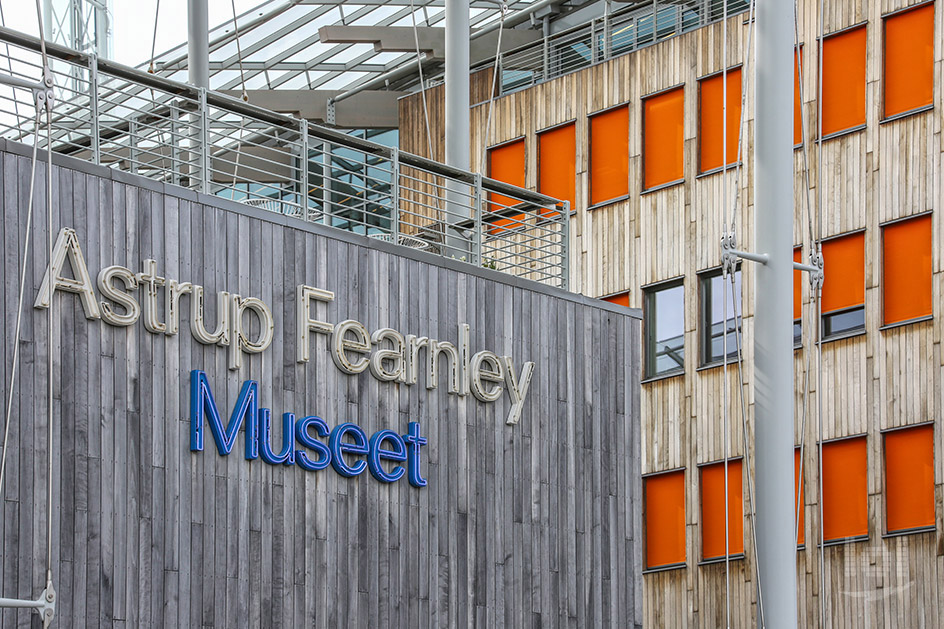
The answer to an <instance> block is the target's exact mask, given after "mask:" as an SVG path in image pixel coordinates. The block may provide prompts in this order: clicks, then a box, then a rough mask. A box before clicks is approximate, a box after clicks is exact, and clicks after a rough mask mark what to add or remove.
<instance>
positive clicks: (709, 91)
mask: <svg viewBox="0 0 944 629" xmlns="http://www.w3.org/2000/svg"><path fill="white" fill-rule="evenodd" d="M723 79H724V75H722V74H716V75H714V76H712V77H709V78H707V79H702V80H701V81H699V82H698V88H699V98H700V99H701V101H700V103H699V105H700V112H699V135H700V137H699V151H700V152H699V171H700V172H706V171H709V170H712V169H715V168H721V166H722V164H721V145H722V144H723V143H724V129H723V125H722V118H723V117H726V118H727V121H728V131H727V133H728V135H727V140H728V141H727V151H725V154H726V155H727V163H728V164H733V163H735V162H736V161H737V152H738V133H739V132H740V124H741V69H740V68H735V69H734V70H729V71H728V94H727V100H728V109H727V112H726V113H727V115H726V116H722V112H721V103H722V101H723V100H724V90H723V87H724V81H723Z"/></svg>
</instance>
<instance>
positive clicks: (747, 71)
mask: <svg viewBox="0 0 944 629" xmlns="http://www.w3.org/2000/svg"><path fill="white" fill-rule="evenodd" d="M756 2H757V0H751V3H750V6H749V8H748V17H747V20H748V28H747V48H745V49H744V50H745V53H744V69H743V71H742V72H741V116H740V120H739V122H738V152H737V163H735V165H734V199H733V201H732V203H731V228H730V230H729V229H728V225H727V223H726V222H724V221H722V222H723V223H724V231H725V233H726V234H727V233H729V231H730V232H733V231H734V225H735V221H736V220H737V207H738V202H739V201H740V199H741V185H740V183H741V167H742V163H741V162H742V157H743V155H744V123H745V120H746V118H747V116H746V114H745V110H746V109H747V80H746V79H747V77H750V76H751V52H753V43H754V22H755V20H754V8H755V4H756ZM725 6H726V7H727V4H725ZM725 157H726V155H725ZM722 161H725V160H724V159H722ZM725 172H727V169H725ZM727 211H728V209H727V208H723V212H724V213H725V216H727Z"/></svg>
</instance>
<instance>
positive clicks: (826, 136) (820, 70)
mask: <svg viewBox="0 0 944 629" xmlns="http://www.w3.org/2000/svg"><path fill="white" fill-rule="evenodd" d="M860 28H864V29H865V54H864V58H863V60H862V63H863V65H864V67H865V82H864V84H863V86H862V89H863V98H864V99H865V121H864V122H862V123H860V124H857V125H853V126H851V127H848V128H846V129H839V130H838V131H831V132H830V133H819V132H820V131H824V130H823V125H822V120H818V121H817V125H816V126H817V132H818V133H817V135H821V137H820V140H821V141H823V142H826V141H827V140H833V139H835V138H841V137H843V136H846V135H850V134H853V133H858V132H859V131H864V130H865V129H866V128H867V127H868V123H869V107H868V83H869V76H868V71H869V66H868V63H869V30H868V28H869V21H868V20H863V21H860V22H856V23H855V24H851V25H849V26H846V27H844V28H841V29H839V30H838V31H833V32H832V33H826V34H824V35H823V36H822V37H819V36H817V37H816V41H817V44H820V46H818V48H819V50H817V54H819V53H820V52H821V51H825V49H826V40H827V39H829V38H830V37H836V36H839V35H845V34H846V33H849V32H851V31H854V30H856V29H860ZM824 72H825V67H824V66H823V63H822V61H821V62H820V63H818V64H817V84H818V85H823V86H825V79H824V78H823V74H824ZM823 91H825V90H823ZM818 97H821V95H819V96H818ZM819 111H820V112H825V103H824V104H823V107H820V108H819ZM821 117H822V116H821ZM814 140H815V138H814Z"/></svg>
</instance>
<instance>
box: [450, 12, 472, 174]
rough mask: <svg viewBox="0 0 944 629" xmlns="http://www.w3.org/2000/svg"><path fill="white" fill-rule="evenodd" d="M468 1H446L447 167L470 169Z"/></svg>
mask: <svg viewBox="0 0 944 629" xmlns="http://www.w3.org/2000/svg"><path fill="white" fill-rule="evenodd" d="M469 28H470V26H469V0H446V164H447V165H449V166H455V167H456V168H461V169H463V170H468V169H469Z"/></svg>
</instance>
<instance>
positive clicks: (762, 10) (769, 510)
mask: <svg viewBox="0 0 944 629" xmlns="http://www.w3.org/2000/svg"><path fill="white" fill-rule="evenodd" d="M756 55H757V76H756V89H755V94H756V95H757V96H756V98H757V105H756V107H757V109H756V115H755V126H754V133H755V146H754V173H755V174H754V199H755V205H754V207H755V229H756V232H755V236H756V242H755V247H754V250H755V251H759V252H764V253H766V254H767V255H768V261H767V263H766V264H759V265H757V266H756V267H754V268H755V270H756V273H757V275H756V278H757V279H756V286H755V288H756V292H755V295H756V303H755V308H754V420H755V426H754V461H755V462H756V479H757V491H756V496H757V516H756V531H757V558H756V561H757V562H758V568H759V583H758V586H759V587H762V588H763V620H764V621H766V627H767V629H780V628H783V627H790V628H791V629H793V628H795V627H796V626H797V584H796V540H795V539H794V520H795V517H796V516H795V513H794V501H793V495H794V486H793V485H794V479H793V474H794V471H793V430H794V428H793V423H794V419H793V395H794V389H793V305H792V304H793V241H792V234H793V129H792V127H791V126H790V125H785V124H783V121H784V120H790V119H791V118H790V116H791V115H792V114H791V112H792V110H793V109H792V108H793V4H792V3H790V2H783V1H782V0H759V1H758V3H757V52H756ZM760 620H761V619H760V618H758V626H763V625H761V624H760Z"/></svg>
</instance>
